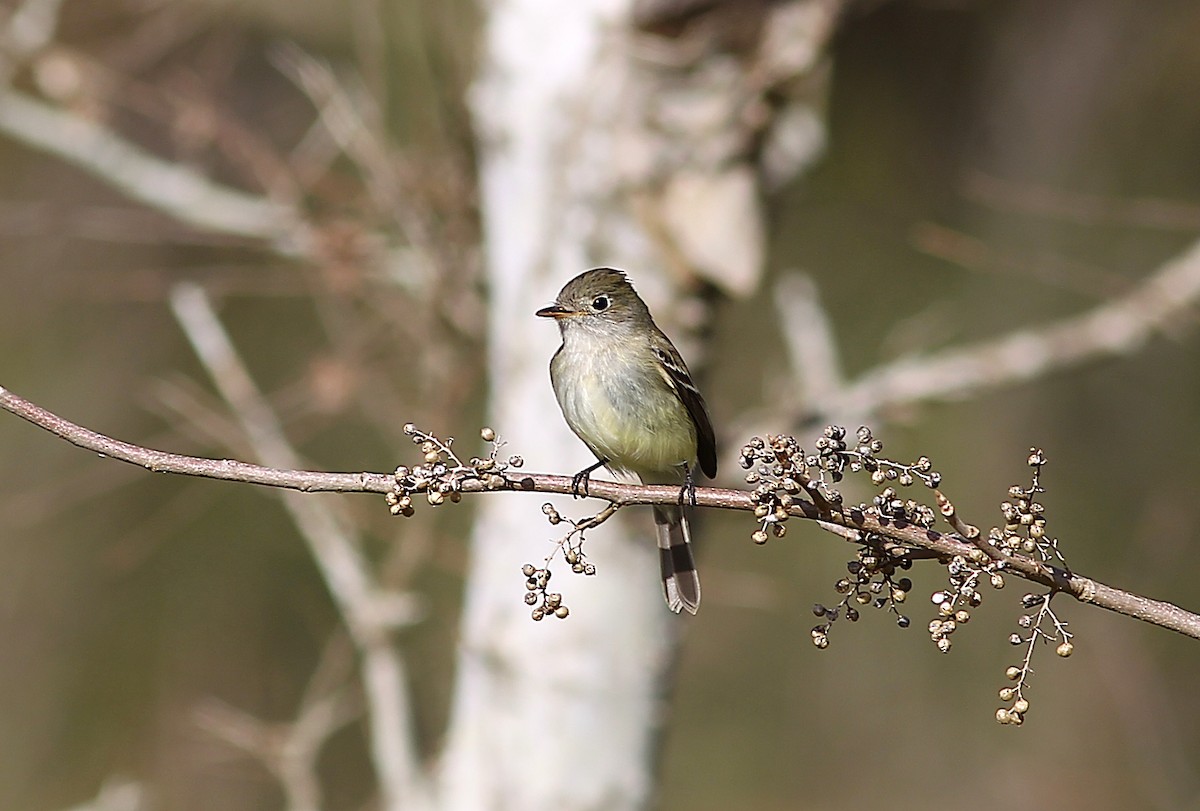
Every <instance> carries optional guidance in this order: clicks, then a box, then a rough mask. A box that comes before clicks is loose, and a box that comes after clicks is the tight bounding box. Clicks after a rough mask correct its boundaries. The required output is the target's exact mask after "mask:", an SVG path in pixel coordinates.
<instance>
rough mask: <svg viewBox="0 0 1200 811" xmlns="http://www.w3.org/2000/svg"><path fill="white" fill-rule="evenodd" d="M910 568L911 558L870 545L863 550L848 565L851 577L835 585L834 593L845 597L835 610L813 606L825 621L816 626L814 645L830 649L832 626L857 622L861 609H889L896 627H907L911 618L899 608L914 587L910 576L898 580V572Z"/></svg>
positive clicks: (814, 610)
mask: <svg viewBox="0 0 1200 811" xmlns="http://www.w3.org/2000/svg"><path fill="white" fill-rule="evenodd" d="M911 567H912V561H911V560H909V559H908V558H905V557H896V556H895V555H894V554H893V553H889V552H885V551H884V550H882V549H877V548H873V547H871V546H864V547H861V548H860V549H859V550H858V555H857V557H856V559H855V560H852V561H850V562H848V563H847V564H846V570H847V572H849V574H850V576H849V577H843V578H841V579H840V580H838V581H837V582H836V583H834V585H833V589H834V591H836V592H837V593H838V594H841V595H842V599H841V600H840V601H838V604H837V605H835V606H833V607H832V608H830V607H828V606H825V605H822V604H821V603H817V604H816V605H814V606H813V614H815V615H816V616H818V617H820V618H822V619H824V620H825V621H824V622H822V623H820V624H818V625H815V626H813V629H812V641H813V644H814V645H816V646H817V647H818V648H827V647H829V629H830V628H831V627H832V626H833V623H835V622H837V620H838V618H839V617H842V616H845V618H846V619H848V620H849V621H850V622H858V618H859V611H858V606H868V605H869V606H871V607H873V608H876V609H881V608H887V609H888V610H890V611H891V612H892V613H893V614H895V615H896V624H897V625H899V626H900V627H901V628H907V627H908V625H909V619H908V617H907V616H906V615H904V614H901V613H900V609H899V607H898V606H899V605H900V604H901V603H903V602H904V601H905V600H907V599H908V593H909V592H910V591H911V590H912V586H913V584H912V581H911V580H909V579H908V578H907V577H901V578H899V579H895V574H896V570H897V569H909V568H911ZM851 603H854V605H851Z"/></svg>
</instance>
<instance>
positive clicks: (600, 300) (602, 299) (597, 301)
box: [592, 296, 609, 313]
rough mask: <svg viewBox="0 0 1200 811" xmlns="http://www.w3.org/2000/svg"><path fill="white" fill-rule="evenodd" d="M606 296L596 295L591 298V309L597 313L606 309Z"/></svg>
mask: <svg viewBox="0 0 1200 811" xmlns="http://www.w3.org/2000/svg"><path fill="white" fill-rule="evenodd" d="M608 304H609V301H608V296H596V297H595V298H594V299H592V309H593V310H595V311H596V312H598V313H602V312H604V311H605V310H607V309H608Z"/></svg>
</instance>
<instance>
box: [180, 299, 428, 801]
mask: <svg viewBox="0 0 1200 811" xmlns="http://www.w3.org/2000/svg"><path fill="white" fill-rule="evenodd" d="M171 307H172V310H173V311H174V313H175V316H176V318H177V319H178V321H179V323H180V325H181V326H182V327H183V329H184V332H185V333H186V335H187V337H188V340H189V341H191V343H192V346H193V348H194V349H195V351H196V354H197V355H198V356H199V358H200V360H201V362H202V363H203V364H204V366H205V368H206V369H207V370H208V373H209V376H210V377H211V378H212V380H213V382H214V383H215V384H216V386H217V389H218V390H219V391H220V393H221V396H222V397H224V398H225V400H226V402H228V403H229V405H230V407H231V409H232V410H233V413H234V416H235V417H236V418H237V419H238V421H239V422H240V423H241V425H242V429H243V431H244V432H245V434H246V438H247V439H248V440H249V441H250V443H251V446H252V447H253V448H254V451H255V454H256V455H257V456H258V457H259V458H260V459H262V460H263V461H265V462H266V463H267V464H278V465H281V466H288V465H294V464H296V460H297V455H296V453H295V451H293V450H292V448H291V446H290V445H289V444H288V442H287V439H286V438H285V437H284V435H283V430H282V428H281V427H280V425H279V423H278V421H277V420H276V419H275V415H274V413H273V412H272V411H271V409H270V407H269V406H268V405H267V403H266V401H265V400H264V399H263V397H262V395H261V394H260V393H259V392H258V390H257V387H256V386H255V385H254V382H253V380H252V379H251V378H250V376H249V373H248V372H247V371H246V369H245V367H244V366H243V365H242V363H241V359H240V358H239V357H238V355H237V352H236V350H235V349H234V347H233V345H232V343H231V342H230V341H229V337H228V336H227V335H226V333H225V331H224V328H223V327H222V326H221V323H220V321H219V320H218V319H217V316H216V313H214V312H213V310H212V307H211V305H210V304H209V302H208V298H207V296H206V295H205V294H204V292H203V290H202V289H201V288H200V287H199V286H197V285H195V284H191V283H187V284H180V285H178V286H176V288H175V289H174V290H173V291H172V293H171ZM283 501H284V506H285V507H286V508H287V510H288V512H289V513H290V514H291V516H292V519H293V521H294V522H295V523H296V526H297V527H298V528H299V529H300V531H301V532H302V533H303V535H304V536H305V538H306V539H307V540H308V543H309V547H310V549H311V550H312V552H313V556H314V558H315V559H316V562H317V565H318V568H319V569H320V571H321V573H322V575H323V576H324V577H325V581H326V583H327V584H328V586H329V590H330V593H331V594H332V596H333V599H334V602H335V603H336V604H337V606H338V608H339V610H340V612H341V615H342V618H343V620H344V622H345V623H346V627H347V628H348V629H349V631H350V635H351V637H352V638H353V639H354V641H355V644H356V645H357V646H358V649H359V651H360V653H361V654H362V657H363V682H364V691H365V693H366V697H367V705H368V711H369V718H370V740H371V749H372V758H373V761H374V765H375V770H376V776H377V778H378V780H379V786H380V793H381V795H382V806H383V808H385V809H389V811H393V810H394V809H399V808H419V807H421V806H422V805H424V804H426V802H427V797H428V788H427V785H426V777H425V775H424V774H423V772H422V770H421V768H420V763H419V756H418V754H417V748H416V741H415V733H414V731H413V720H412V712H411V707H410V706H409V702H408V700H407V699H408V695H409V694H408V685H407V679H406V675H405V667H404V663H403V661H402V659H401V657H400V654H399V652H398V651H396V649H395V647H394V645H393V644H392V642H391V640H390V639H389V638H388V634H387V631H388V630H389V629H390V628H392V627H394V626H395V625H396V624H397V623H401V624H402V623H404V622H411V621H412V619H413V618H414V616H415V614H416V610H415V607H414V606H413V605H412V604H411V601H407V603H408V604H407V605H406V601H405V600H403V599H402V596H401V595H395V594H386V593H381V592H380V591H379V589H378V588H377V586H376V584H375V583H374V582H373V578H372V576H371V574H370V571H369V568H368V566H367V563H366V561H365V560H364V559H363V557H362V556H361V555H360V554H359V552H358V549H357V547H356V546H355V544H354V543H352V541H351V539H350V536H351V534H352V531H351V530H350V528H349V523H348V522H347V521H345V520H344V519H342V518H341V516H340V515H339V514H337V513H336V512H334V511H333V510H332V509H331V508H330V507H329V506H328V505H325V504H320V503H318V502H315V501H314V500H312V499H304V498H301V497H300V496H299V495H297V494H295V493H288V492H285V493H284V494H283Z"/></svg>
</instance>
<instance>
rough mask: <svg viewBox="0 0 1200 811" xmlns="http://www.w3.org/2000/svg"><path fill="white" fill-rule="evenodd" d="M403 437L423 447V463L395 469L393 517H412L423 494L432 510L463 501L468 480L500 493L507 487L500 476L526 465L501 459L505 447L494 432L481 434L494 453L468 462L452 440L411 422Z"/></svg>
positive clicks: (389, 496)
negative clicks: (473, 480)
mask: <svg viewBox="0 0 1200 811" xmlns="http://www.w3.org/2000/svg"><path fill="white" fill-rule="evenodd" d="M404 433H405V435H407V436H409V437H411V438H412V441H413V443H414V444H416V445H419V446H420V447H421V453H422V454H423V455H424V461H423V463H422V464H419V465H416V466H415V467H412V468H409V467H407V466H405V465H400V467H398V468H396V471H395V473H394V474H393V477H394V478H395V480H396V483H395V485H394V487H393V489H392V491H391V492H389V493H388V494H387V495H386V499H387V504H388V509H389V510H390V511H391V513H392V515H402V516H404V517H405V518H408V517H410V516H412V514H413V513H414V512H415V509H414V508H413V496H415V495H419V494H421V493H424V494H425V500H426V501H428V502H429V505H430V506H431V507H437V506H439V505H441V504H443V503H445V501H446V499H450V501H452V502H455V503H457V502H458V501H459V500H461V499H462V486H463V482H465V481H467V480H469V479H478V480H479V481H482V482H483V483H484V486H486V487H487V489H489V490H500V489H502V488H503V487H504V485H505V481H504V476H503V475H501V474H503V473H504V472H505V471H506V470H508V469H509V468H519V467H521V466H522V465H523V464H525V462H524V460H523V459H522V458H521V457H520V456H510V457H509V458H508V459H507V460H501V459H500V458H499V452H500V448H501V446H502V445H503V444H504V443H502V442H498V441H497V440H496V432H495V431H493V430H492V429H491V428H484V429H483V430H482V431H480V432H479V434H480V436H481V437H482V439H483V440H484V441H485V442H489V443H491V445H492V448H491V452H490V453H489V454H488V455H487V456H485V457H477V456H473V457H471V458H470V459H469V460H468V461H467V462H463V460H462V459H460V458H459V456H458V454H456V453H455V452H454V449H453V445H454V438H453V437H449V438H447V439H446V440H444V441H443V440H441V439H438V438H437V437H436V436H434V435H433V434H430V433H426V432H425V431H422V430H420V429H419V428H417V426H415V425H413V424H412V423H411V422H410V423H407V424H406V425H405V426H404Z"/></svg>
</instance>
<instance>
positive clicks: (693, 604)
mask: <svg viewBox="0 0 1200 811" xmlns="http://www.w3.org/2000/svg"><path fill="white" fill-rule="evenodd" d="M654 524H655V527H654V528H655V530H656V531H657V533H658V557H659V561H660V562H661V564H662V583H663V594H664V595H665V596H666V598H667V605H668V606H669V607H670V609H671V610H672V611H674V612H675V613H676V614H678V613H679V612H680V611H682V610H683V609H685V608H686V609H687V610H688V613H691V614H695V613H696V610H697V609H698V608H699V607H700V576H699V575H697V574H696V561H695V559H694V558H693V557H692V534H691V532H690V531H689V530H688V522H687V517H686V516H684V514H683V508H682V507H676V506H666V505H659V506H655V508H654Z"/></svg>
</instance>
